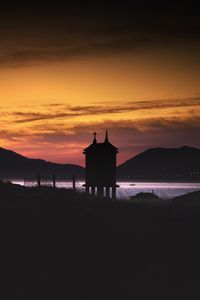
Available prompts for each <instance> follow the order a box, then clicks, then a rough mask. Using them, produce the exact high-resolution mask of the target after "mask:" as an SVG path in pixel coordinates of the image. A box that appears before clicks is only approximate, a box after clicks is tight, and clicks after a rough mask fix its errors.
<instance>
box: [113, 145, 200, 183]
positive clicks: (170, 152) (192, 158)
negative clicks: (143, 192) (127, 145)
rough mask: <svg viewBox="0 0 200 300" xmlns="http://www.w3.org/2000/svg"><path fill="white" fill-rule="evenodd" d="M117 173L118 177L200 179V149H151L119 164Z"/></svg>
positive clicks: (185, 147)
mask: <svg viewBox="0 0 200 300" xmlns="http://www.w3.org/2000/svg"><path fill="white" fill-rule="evenodd" d="M117 174H118V179H130V180H134V179H137V180H165V181H167V180H191V181H192V180H198V181H200V149H196V148H191V147H187V146H184V147H181V148H172V149H167V148H153V149H149V150H146V151H144V152H142V153H140V154H138V155H136V156H135V157H133V158H131V159H129V160H127V161H126V162H125V163H123V164H121V165H120V166H118V168H117Z"/></svg>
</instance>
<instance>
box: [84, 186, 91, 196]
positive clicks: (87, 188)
mask: <svg viewBox="0 0 200 300" xmlns="http://www.w3.org/2000/svg"><path fill="white" fill-rule="evenodd" d="M85 192H86V194H88V195H89V193H90V187H89V186H88V185H86V186H85Z"/></svg>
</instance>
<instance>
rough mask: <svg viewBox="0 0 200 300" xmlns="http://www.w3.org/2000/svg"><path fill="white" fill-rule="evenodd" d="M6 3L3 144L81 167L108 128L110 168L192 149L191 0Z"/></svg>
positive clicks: (196, 141)
mask: <svg viewBox="0 0 200 300" xmlns="http://www.w3.org/2000/svg"><path fill="white" fill-rule="evenodd" d="M13 2H14V1H6V2H5V3H3V1H2V2H1V4H0V92H1V93H0V146H1V147H3V148H7V149H11V150H13V151H16V152H18V153H20V154H22V155H25V156H28V157H31V158H32V157H33V158H42V159H45V160H48V161H53V162H60V163H75V164H81V165H84V156H83V154H82V151H83V149H84V148H85V147H86V146H88V144H90V143H91V141H92V133H93V132H94V131H96V132H97V140H98V141H99V142H102V141H103V139H104V136H105V131H106V129H107V130H108V132H109V138H110V142H112V143H113V144H114V145H115V146H117V147H118V148H119V154H118V164H120V163H121V162H123V161H125V160H126V159H128V158H130V157H132V156H134V155H136V154H137V153H140V152H141V151H144V150H146V149H148V148H152V147H181V146H184V145H188V146H194V147H200V134H199V132H200V131H199V129H200V122H199V121H200V84H199V83H200V11H199V9H198V7H197V4H195V2H194V1H151V0H149V1H142V0H141V1H103V0H102V1H66V2H65V3H62V2H63V1H50V0H49V1H38V2H37V1H32V0H30V1H15V2H14V3H13Z"/></svg>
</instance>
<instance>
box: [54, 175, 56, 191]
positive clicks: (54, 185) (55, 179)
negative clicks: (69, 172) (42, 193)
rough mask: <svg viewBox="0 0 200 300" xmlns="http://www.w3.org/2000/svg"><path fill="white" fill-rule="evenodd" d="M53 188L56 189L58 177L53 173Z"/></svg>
mask: <svg viewBox="0 0 200 300" xmlns="http://www.w3.org/2000/svg"><path fill="white" fill-rule="evenodd" d="M53 188H54V189H55V188H56V175H55V173H53Z"/></svg>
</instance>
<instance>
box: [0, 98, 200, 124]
mask: <svg viewBox="0 0 200 300" xmlns="http://www.w3.org/2000/svg"><path fill="white" fill-rule="evenodd" d="M176 108H190V109H192V108H194V109H195V108H200V98H185V99H156V100H148V101H147V100H144V101H130V102H124V104H122V105H119V104H112V105H111V104H107V105H106V106H105V105H104V103H103V104H102V105H96V104H95V105H89V106H76V105H75V106H70V105H65V104H56V105H55V106H54V105H49V106H46V107H45V112H44V113H41V112H40V111H38V112H35V111H11V112H6V114H7V115H10V117H11V118H12V117H13V119H14V120H15V122H16V123H32V122H38V121H39V122H41V121H45V120H55V119H58V120H59V119H61V120H62V119H68V120H69V119H73V118H76V117H80V116H97V115H102V116H106V115H115V114H124V113H131V112H133V113H134V112H136V111H137V112H139V111H151V110H161V111H162V110H165V109H176ZM2 110H3V108H2ZM33 110H34V109H33ZM2 116H3V113H2Z"/></svg>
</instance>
